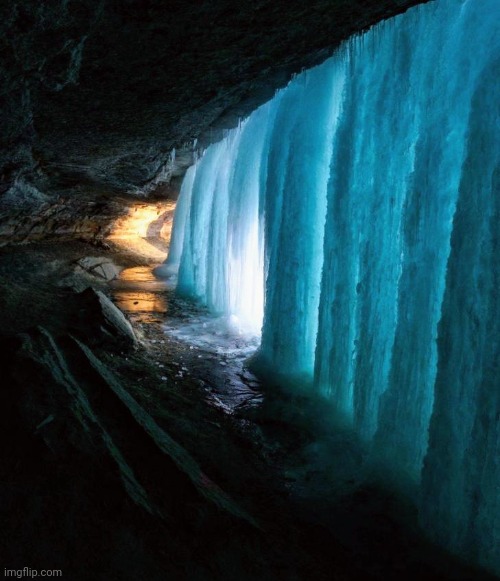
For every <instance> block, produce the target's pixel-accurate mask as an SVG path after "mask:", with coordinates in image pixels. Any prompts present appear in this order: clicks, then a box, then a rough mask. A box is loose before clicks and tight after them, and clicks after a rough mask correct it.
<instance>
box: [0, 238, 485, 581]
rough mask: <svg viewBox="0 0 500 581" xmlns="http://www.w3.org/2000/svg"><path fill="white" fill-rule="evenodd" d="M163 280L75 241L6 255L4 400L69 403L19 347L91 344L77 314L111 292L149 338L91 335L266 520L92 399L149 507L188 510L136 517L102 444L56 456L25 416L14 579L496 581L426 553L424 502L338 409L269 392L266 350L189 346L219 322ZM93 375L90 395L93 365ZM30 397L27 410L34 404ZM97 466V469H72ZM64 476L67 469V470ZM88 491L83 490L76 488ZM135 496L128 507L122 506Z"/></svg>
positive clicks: (107, 249) (155, 409)
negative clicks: (419, 504) (21, 362)
mask: <svg viewBox="0 0 500 581" xmlns="http://www.w3.org/2000/svg"><path fill="white" fill-rule="evenodd" d="M84 257H94V258H106V260H109V261H112V263H113V264H115V265H119V267H120V268H122V269H123V270H122V274H121V278H120V279H119V280H118V281H116V280H115V281H112V282H110V283H109V282H107V281H105V280H104V279H99V278H98V277H96V276H93V275H91V274H89V273H86V272H82V271H81V269H78V267H76V269H75V264H76V261H77V260H79V259H81V258H84ZM152 267H153V263H152V262H151V261H150V260H146V259H144V258H141V257H140V256H138V255H137V254H132V253H127V252H126V251H124V250H123V248H122V247H116V246H113V245H111V246H109V245H101V246H95V245H90V244H87V243H83V242H78V241H75V242H67V243H64V244H62V243H58V244H54V243H48V242H44V243H39V244H36V245H35V244H31V245H25V246H13V247H4V248H1V249H0V279H1V280H2V285H1V291H0V297H1V301H2V310H1V317H2V318H1V321H0V323H1V325H0V339H1V341H2V344H1V345H2V347H3V348H2V357H3V358H5V359H6V361H4V362H3V363H4V365H3V367H4V369H9V368H10V369H11V375H9V373H7V374H6V376H5V384H4V388H3V391H4V392H7V393H9V395H8V401H7V403H8V405H10V406H13V407H12V409H14V408H16V409H17V408H23V410H24V409H25V408H26V407H33V406H34V405H36V400H34V401H31V399H30V397H31V396H29V397H28V396H26V394H24V395H22V396H20V395H19V392H23V388H24V387H27V388H29V387H31V382H33V385H34V384H36V383H37V382H39V383H40V384H41V388H42V390H43V392H44V397H46V392H47V391H48V390H49V387H50V388H51V389H53V387H51V385H49V384H47V383H44V382H43V381H44V380H43V378H42V379H40V378H39V376H38V375H36V374H34V375H29V374H28V375H26V373H27V372H26V373H25V374H24V375H23V374H21V375H20V373H19V371H18V370H17V367H16V365H14V364H13V363H12V362H13V359H12V357H13V355H12V345H13V344H15V343H16V341H17V340H15V339H14V337H19V336H22V334H25V335H28V336H33V335H30V333H31V334H33V329H34V328H35V327H43V328H44V329H47V330H48V331H49V332H50V333H51V334H52V335H51V336H53V337H56V338H57V340H58V341H59V342H60V344H61V345H66V343H65V341H66V342H67V340H66V339H64V337H67V336H72V335H73V334H77V333H82V332H83V331H82V318H81V317H80V318H78V317H76V314H75V313H77V312H81V311H82V304H81V301H80V298H79V297H81V296H82V295H79V294H78V292H77V291H81V290H83V289H84V288H85V287H86V286H89V285H90V286H92V287H94V288H96V289H99V290H101V291H103V292H104V293H105V294H107V295H109V296H110V297H111V298H112V299H113V300H114V302H115V304H117V306H118V307H120V309H122V310H123V311H124V312H125V313H126V314H127V316H128V318H129V320H130V322H131V323H132V326H133V328H134V330H135V333H136V335H137V338H138V341H137V343H136V344H135V346H127V347H125V346H122V345H121V344H120V346H119V347H117V346H116V345H114V344H113V346H111V347H110V346H109V345H108V344H107V343H106V342H105V341H102V342H101V341H100V338H99V334H100V333H101V330H100V328H99V327H98V326H97V327H96V326H95V325H94V322H93V321H92V320H91V317H90V316H89V318H88V320H87V321H86V323H85V324H88V326H89V329H86V330H85V331H86V332H87V335H85V336H87V337H88V336H93V342H92V351H93V353H94V354H95V355H96V357H98V358H99V361H100V362H102V364H103V365H104V366H105V367H106V369H108V370H110V372H111V373H112V374H114V377H116V378H118V379H119V381H120V383H121V385H122V386H123V387H124V388H125V390H126V391H127V392H128V393H129V394H130V395H132V397H133V398H134V400H135V402H137V404H138V405H139V406H140V407H141V408H142V410H144V411H145V412H146V413H147V414H148V415H149V416H150V417H151V418H153V419H154V421H155V422H156V424H157V425H158V426H159V427H160V428H161V429H163V430H164V431H165V432H166V433H168V434H169V436H170V437H171V438H172V439H173V440H175V442H176V443H177V444H179V445H180V446H181V447H182V448H183V449H184V450H185V451H187V453H188V454H189V455H190V457H191V458H192V459H194V461H195V462H196V463H197V464H198V465H199V466H201V468H202V470H203V473H204V474H206V475H207V476H208V478H209V479H210V482H213V483H216V484H215V485H214V486H216V487H217V490H219V489H221V490H222V491H224V492H225V493H227V495H228V496H229V497H230V499H231V500H232V501H233V502H234V503H236V505H237V506H238V507H239V508H240V509H241V511H242V514H245V515H250V518H249V519H247V522H245V523H244V524H241V523H239V521H238V523H236V524H235V521H234V518H233V517H230V518H229V520H228V519H227V518H226V517H222V516H221V515H220V510H217V511H215V512H213V510H212V508H211V507H207V506H205V504H203V503H202V502H201V501H200V499H199V498H198V497H197V496H195V494H194V493H193V494H192V495H191V496H190V494H191V493H189V494H188V493H187V492H185V490H184V487H185V486H184V485H183V484H182V483H181V484H179V483H177V484H176V482H177V481H175V482H174V480H175V478H177V476H175V478H174V472H173V469H172V468H169V469H168V470H171V472H168V470H167V468H162V469H161V470H160V469H159V468H158V470H157V469H156V466H157V463H156V460H154V459H155V458H156V456H155V453H156V452H153V451H149V448H148V446H147V445H146V444H144V447H141V446H142V444H141V442H142V440H141V438H140V437H139V439H138V440H137V443H133V444H131V443H130V442H127V439H132V438H133V435H134V433H135V430H136V426H135V425H132V424H129V423H126V422H125V420H123V421H122V420H121V419H120V417H119V416H118V413H117V415H116V417H114V412H113V409H114V408H113V407H112V406H111V404H108V401H107V399H106V396H99V397H97V398H95V399H92V397H93V396H92V397H91V396H90V395H89V398H90V399H91V402H92V404H93V405H94V406H95V407H96V409H97V410H98V413H97V416H99V414H100V413H101V410H100V408H99V406H101V407H102V410H103V411H102V417H106V421H107V422H108V423H107V425H108V432H109V433H112V434H114V437H115V441H116V442H117V445H118V446H119V447H120V446H121V447H122V448H123V449H127V446H128V447H129V449H127V454H128V458H132V459H133V460H131V462H132V463H133V464H134V462H135V464H134V466H135V470H136V475H137V476H138V479H139V480H141V481H142V483H143V484H144V488H145V490H146V493H147V494H148V495H149V497H150V498H153V499H155V498H159V497H161V496H165V495H167V496H168V497H169V498H170V501H171V502H172V503H173V504H172V505H168V506H166V508H165V506H164V505H163V504H161V503H162V502H163V501H161V500H159V501H158V503H157V504H158V506H162V507H163V508H162V511H163V513H164V514H166V515H167V518H165V519H163V518H162V519H159V518H157V517H156V516H154V515H150V514H145V513H144V511H142V510H141V509H140V507H139V508H137V507H136V506H135V505H133V503H131V501H130V498H129V497H128V496H127V495H126V494H124V493H123V490H122V486H121V485H120V483H119V481H117V480H116V479H113V478H111V477H109V478H108V477H107V475H106V474H105V471H106V470H107V465H106V464H104V463H103V462H101V461H100V460H99V461H96V460H95V458H93V456H92V454H93V448H92V447H91V446H90V445H89V446H88V447H86V446H87V445H86V444H82V443H81V442H80V441H79V440H78V442H77V444H75V446H76V448H78V453H75V452H74V451H73V448H71V450H70V451H69V452H68V450H66V449H64V450H56V449H54V446H53V445H51V444H50V442H51V441H52V440H51V439H50V437H49V436H47V437H45V436H43V430H42V435H41V436H40V434H39V433H38V432H39V430H38V428H37V430H35V435H32V434H30V435H29V436H26V437H25V436H24V435H23V434H24V432H23V431H22V430H25V429H27V428H26V426H24V425H21V424H22V421H24V420H23V419H24V418H26V417H27V416H26V414H25V413H24V412H23V413H21V414H20V416H19V417H20V418H21V420H18V419H17V416H16V415H15V414H14V416H15V417H16V422H10V423H9V422H7V427H6V428H5V429H6V430H9V429H10V427H11V425H12V424H14V423H15V425H14V427H13V430H14V435H12V434H9V433H8V432H7V433H6V434H5V437H4V438H3V444H2V455H3V457H4V462H3V463H2V464H3V468H2V471H1V473H0V491H1V494H2V498H3V499H4V502H3V503H2V509H1V510H0V517H1V518H2V522H3V532H2V536H1V539H0V541H1V547H2V551H1V553H0V554H2V555H4V558H3V559H2V562H4V561H5V566H6V567H7V568H10V567H11V566H16V567H21V566H26V565H28V566H31V567H36V566H37V565H38V566H40V567H42V566H45V568H47V567H49V566H50V567H56V568H61V569H63V572H64V570H66V571H67V573H68V575H67V576H68V578H71V579H73V578H74V579H88V578H93V579H101V578H102V579H160V578H172V579H234V578H241V579H384V580H386V579H443V580H444V579H475V580H476V579H482V578H484V579H486V578H488V577H487V576H486V575H485V574H483V573H482V572H479V571H477V570H472V569H469V568H467V567H466V566H465V565H463V564H462V563H461V562H460V561H458V560H457V559H455V558H453V557H450V556H449V555H447V554H446V553H444V552H443V551H441V550H439V549H436V548H435V547H433V546H432V545H431V544H429V543H427V542H426V541H425V540H424V539H423V537H422V535H421V534H420V532H419V531H418V527H417V525H416V524H415V523H416V512H415V509H414V506H413V502H412V499H411V498H403V497H402V496H401V495H400V494H398V493H397V492H396V491H395V490H394V488H393V487H392V486H391V485H390V484H389V482H390V480H391V478H390V477H388V476H386V475H384V474H381V473H380V471H378V472H377V471H375V470H373V469H372V468H370V467H369V466H367V465H366V464H365V462H364V454H363V451H362V447H361V446H360V445H359V443H357V442H356V441H355V439H354V438H353V437H352V435H351V434H350V433H349V431H348V430H347V429H342V428H340V427H338V428H335V429H333V428H332V425H331V422H330V417H332V416H331V414H332V410H329V409H328V406H326V405H325V403H324V402H318V401H316V400H311V399H308V398H306V397H305V396H304V395H301V394H300V393H297V394H296V395H295V396H290V394H288V395H287V394H286V393H284V392H283V391H282V390H280V389H278V388H276V386H270V385H266V384H263V383H262V382H260V381H259V379H258V378H257V377H255V376H254V375H253V374H252V373H251V371H250V370H249V369H248V368H247V365H248V356H249V354H250V353H251V350H252V348H253V345H252V344H251V342H250V343H248V342H245V341H243V340H241V341H239V344H238V341H236V342H235V341H232V342H231V344H230V348H224V344H223V348H220V346H219V348H218V347H217V344H216V343H211V342H210V341H209V342H205V343H204V342H203V341H200V340H197V341H194V342H193V341H187V340H182V339H180V338H179V330H182V329H183V328H186V327H189V326H191V327H192V326H193V324H199V323H200V321H206V320H207V319H206V316H207V314H206V313H205V312H204V311H203V309H202V308H200V307H197V306H196V305H193V304H192V303H190V302H187V301H184V300H182V299H180V298H179V297H177V296H176V295H175V292H174V289H173V288H172V287H171V286H168V285H166V284H164V283H161V282H158V281H155V280H154V278H153V277H152V275H151V269H152ZM86 308H87V307H86V306H84V310H85V309H86ZM84 319H85V317H84ZM75 321H78V323H75ZM75 325H76V327H75ZM93 325H94V326H93ZM199 328H203V327H199ZM20 334H21V335H20ZM60 337H61V339H59V338H60ZM197 339H200V337H198V338H197ZM226 347H227V345H226ZM66 352H67V353H73V352H72V351H71V350H67V351H66ZM72 356H73V355H71V357H72ZM71 357H70V359H71ZM42 359H43V358H42ZM75 361H76V360H75ZM70 362H71V361H70ZM68 365H69V364H68ZM79 365H80V364H79ZM9 366H10V367H9ZM76 367H78V366H76ZM75 373H76V375H75V377H77V378H81V381H82V382H83V383H85V382H87V383H86V384H89V385H90V383H89V381H90V380H89V379H88V378H89V377H90V375H89V374H88V372H87V371H85V370H82V369H81V366H80V367H78V371H77V372H74V374H75ZM11 378H13V379H11ZM11 381H12V382H13V383H14V384H15V386H16V389H15V390H14V393H10V392H9V389H8V387H9V386H10V382H11ZM2 383H3V382H2ZM12 391H13V390H11V392H12ZM35 392H36V389H35ZM36 393H38V392H36ZM2 395H3V397H5V395H4V394H2ZM19 397H22V398H24V399H21V400H20V402H18V401H17V399H16V398H19ZM26 398H28V399H26ZM51 398H52V399H51V402H52V401H56V400H57V395H56V394H55V395H53V396H51ZM44 401H45V400H44ZM13 402H14V403H13ZM26 402H27V403H26ZM50 405H55V404H53V403H51V404H50ZM16 413H17V412H16ZM58 413H59V416H61V417H63V418H64V421H65V422H67V421H68V419H67V418H66V416H65V415H64V411H63V410H61V411H60V412H58V411H55V412H54V414H51V415H54V416H55V417H56V418H57V417H59V416H58ZM99 417H101V416H99ZM49 418H50V416H49ZM128 421H129V420H127V422H128ZM53 423H54V422H53ZM65 429H67V428H65ZM71 433H72V432H71ZM9 438H10V440H9ZM13 438H14V439H15V442H16V443H15V444H12V441H13ZM7 440H9V443H8V444H6V443H5V442H6V441H7ZM69 440H71V438H69ZM44 443H45V444H46V445H47V446H48V447H49V448H51V450H50V452H46V451H45V448H44ZM72 445H73V442H72ZM132 446H133V449H132ZM35 449H36V451H37V452H36V454H35V452H32V450H35ZM82 449H83V452H82ZM80 453H82V459H81V461H78V462H77V461H76V460H73V459H71V458H70V456H72V455H75V454H76V456H75V457H78V458H79V457H80V456H79V454H80ZM35 455H37V457H36V458H35ZM20 457H21V460H20ZM40 458H42V460H40ZM56 465H57V467H58V470H60V472H57V470H53V466H56ZM141 467H142V470H143V472H144V477H143V474H142V473H141ZM51 471H53V472H54V473H52V472H51ZM61 474H62V475H63V477H62V478H61ZM175 474H177V472H175ZM81 480H84V481H85V486H84V487H83V488H79V487H78V486H76V485H75V484H74V483H75V481H81ZM122 495H123V496H124V497H125V500H120V501H118V500H117V499H118V497H120V498H121V496H122ZM75 496H78V500H75ZM410 496H411V494H410ZM113 503H116V506H115V507H114V509H113V510H111V509H109V506H110V505H112V506H114V504H113ZM120 503H122V504H120ZM132 505H133V506H132ZM103 507H105V508H103ZM82 512H85V516H84V517H82ZM19 513H22V514H23V517H22V519H20V518H19ZM200 515H201V516H200ZM219 517H220V518H219ZM245 518H246V517H245ZM219 520H220V522H219ZM236 520H238V519H236ZM240 520H241V519H240ZM243 520H245V519H243ZM164 521H165V522H166V524H165V523H164ZM250 521H251V522H250ZM40 522H43V523H45V524H44V526H43V527H42V528H40ZM207 522H208V523H209V524H207ZM248 522H250V525H249V524H248ZM214 523H215V524H214ZM228 523H229V524H228ZM97 531H99V532H97ZM103 531H104V533H103ZM110 531H112V533H110ZM103 535H105V537H106V538H105V540H103V538H102V536H103ZM111 535H112V536H113V538H110V537H111ZM83 563H85V566H84V565H83ZM70 573H71V574H70ZM65 576H66V575H65Z"/></svg>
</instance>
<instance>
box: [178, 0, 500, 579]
mask: <svg viewBox="0 0 500 581" xmlns="http://www.w3.org/2000/svg"><path fill="white" fill-rule="evenodd" d="M499 79H500V4H499V3H498V0H438V1H437V2H432V3H429V4H426V5H423V6H420V7H417V8H414V9H412V10H410V11H408V12H407V13H406V14H404V15H401V16H398V17H396V18H394V19H392V20H389V21H386V22H384V23H382V24H380V25H378V26H376V27H374V28H373V29H371V30H370V31H369V32H367V33H366V34H363V35H361V36H359V37H355V38H353V39H351V40H350V41H348V42H346V43H344V45H343V46H341V47H340V49H339V50H338V51H337V53H336V54H335V55H334V56H333V57H331V58H330V59H329V60H328V61H326V62H325V63H323V64H322V65H321V66H318V67H316V68H314V69H311V70H309V71H306V72H304V73H303V74H301V75H299V76H297V77H296V78H295V79H294V80H293V81H291V82H290V84H289V85H288V87H287V88H286V89H284V90H282V91H280V92H278V93H277V95H276V96H275V98H274V99H273V100H272V101H270V102H269V103H267V104H266V105H264V106H262V107H261V108H259V109H258V110H257V111H255V112H254V113H253V114H252V115H251V116H250V117H249V118H248V119H246V120H245V121H243V122H242V123H241V125H240V126H239V127H238V128H236V129H234V130H232V131H230V132H228V134H227V137H226V138H225V139H224V140H223V141H221V142H220V143H217V144H215V145H212V146H210V147H208V148H207V150H206V151H205V152H204V154H203V155H202V156H201V158H200V159H199V160H198V161H197V163H196V164H195V165H194V166H193V167H192V168H191V169H190V170H189V172H188V174H187V175H186V178H185V181H184V185H183V188H182V192H181V195H180V199H179V207H178V210H177V214H176V221H175V227H174V235H173V241H172V250H171V254H170V257H169V259H168V263H167V265H168V266H169V268H175V267H176V265H177V264H179V274H178V290H179V292H181V293H183V294H185V295H189V296H192V297H196V298H198V299H199V300H201V301H202V302H203V303H204V304H206V305H207V306H208V307H209V308H210V309H211V310H212V311H213V312H214V313H221V314H225V315H229V316H230V317H232V318H233V319H234V320H235V321H236V323H237V325H238V326H239V328H241V329H244V330H245V331H247V332H250V333H253V334H256V333H257V334H258V333H259V332H260V331H261V330H262V335H261V347H260V351H259V360H260V363H261V365H262V366H263V367H265V368H266V369H267V370H268V371H270V372H272V373H274V374H275V375H276V376H278V377H280V378H282V379H283V380H284V381H285V382H288V383H289V384H290V385H293V386H294V387H293V389H305V390H310V391H316V392H317V393H318V394H321V396H322V397H326V398H329V399H330V400H332V401H333V402H334V403H335V405H336V406H337V408H338V410H339V413H340V414H341V415H342V416H343V417H344V418H345V420H346V421H347V422H349V424H350V425H351V426H352V428H353V429H354V430H355V431H356V432H357V433H358V434H359V435H360V437H361V438H362V440H363V441H364V442H365V443H366V446H367V448H368V449H370V450H371V451H372V454H373V456H374V457H376V458H378V459H380V460H382V461H384V462H386V463H388V464H390V465H392V466H393V468H394V470H396V471H399V473H402V474H405V475H406V477H408V478H409V479H411V480H412V481H413V482H414V483H416V484H417V485H419V486H420V490H421V495H420V496H421V500H420V513H421V521H422V523H423V524H424V526H425V528H426V530H427V531H428V533H429V534H430V535H431V536H432V537H434V538H435V539H437V540H439V542H441V543H443V544H444V545H446V546H447V547H449V548H450V549H452V550H454V551H456V552H460V553H461V554H462V555H464V556H466V557H467V558H469V559H471V560H473V561H476V562H479V563H480V564H482V565H484V566H486V567H488V568H490V569H492V570H494V571H496V572H500V187H499V186H500V166H499V150H500V146H499V139H500V136H499V128H500V126H499V123H500V121H499V107H500V84H499Z"/></svg>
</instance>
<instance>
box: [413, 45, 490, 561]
mask: <svg viewBox="0 0 500 581" xmlns="http://www.w3.org/2000/svg"><path fill="white" fill-rule="evenodd" d="M487 40H489V41H490V42H493V43H494V42H495V40H494V39H493V38H490V39H485V42H487ZM484 64H485V67H484V70H483V72H482V75H481V78H480V82H479V83H478V84H477V86H476V93H475V96H474V101H473V106H472V111H471V114H470V121H469V132H468V136H467V157H466V159H465V162H464V165H463V169H462V176H461V182H460V194H459V199H458V204H457V210H456V213H455V217H454V220H453V234H452V240H451V254H450V260H449V265H448V273H447V277H446V291H445V297H444V303H443V316H442V319H441V322H440V324H439V331H438V354H439V363H438V372H437V381H436V395H435V398H436V400H435V404H434V411H433V414H432V420H431V427H430V443H429V452H428V454H427V457H426V459H425V463H424V471H423V493H422V521H423V523H424V525H425V527H426V529H427V530H428V531H429V532H430V533H431V534H432V536H433V537H434V538H436V539H438V540H441V541H443V540H445V542H446V543H447V545H448V546H449V547H450V548H451V549H453V550H455V551H460V553H461V554H462V555H466V556H469V557H471V558H473V559H474V560H479V562H481V563H482V564H483V565H486V566H488V567H490V568H492V569H495V570H497V571H500V551H499V547H500V494H499V486H500V462H499V459H500V155H499V150H498V122H499V105H500V85H499V83H498V78H499V73H500V59H498V57H496V59H493V60H491V61H489V62H486V63H484Z"/></svg>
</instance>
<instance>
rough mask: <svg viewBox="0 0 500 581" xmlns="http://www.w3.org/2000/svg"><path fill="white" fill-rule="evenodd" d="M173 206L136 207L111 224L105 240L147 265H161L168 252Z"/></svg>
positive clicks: (170, 202) (169, 203) (135, 205)
mask: <svg viewBox="0 0 500 581" xmlns="http://www.w3.org/2000/svg"><path fill="white" fill-rule="evenodd" d="M174 210H175V202H174V201H172V200H168V201H166V202H157V203H154V204H148V203H144V202H142V203H136V204H134V205H133V206H131V207H130V208H129V210H128V213H127V214H126V215H125V216H122V217H121V218H118V220H117V221H116V222H115V223H114V225H113V227H112V229H111V232H110V234H109V236H108V237H107V239H108V240H110V241H112V242H114V243H115V244H118V245H119V246H122V247H124V248H125V249H126V250H127V251H130V252H134V253H136V254H140V255H141V256H143V257H147V258H148V259H150V260H151V261H155V262H162V261H163V260H165V257H166V255H167V252H168V247H169V244H170V234H171V231H172V220H173V216H174Z"/></svg>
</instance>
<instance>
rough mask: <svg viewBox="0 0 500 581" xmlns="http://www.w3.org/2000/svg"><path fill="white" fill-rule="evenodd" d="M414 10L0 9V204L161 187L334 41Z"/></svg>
mask: <svg viewBox="0 0 500 581" xmlns="http://www.w3.org/2000/svg"><path fill="white" fill-rule="evenodd" d="M417 3H419V2H418V0H358V1H354V0H310V1H308V2H304V1H302V0H301V1H298V0H254V1H252V2H235V1H229V0H211V1H209V2H185V1H181V0H179V1H169V2H165V1H161V0H142V1H139V0H101V1H97V0H51V1H48V2H40V1H39V0H20V1H7V2H2V3H1V5H0V54H1V55H2V56H1V59H0V78H1V84H2V90H1V93H0V108H1V128H0V194H4V196H5V194H8V193H9V192H10V193H11V195H12V188H13V187H17V189H18V190H19V189H20V188H19V184H22V185H23V188H24V193H25V195H26V192H28V194H27V195H28V196H29V193H30V192H39V193H41V194H42V195H50V194H57V195H62V194H64V195H75V194H80V195H82V196H83V195H86V196H91V197H92V196H99V195H104V194H106V195H116V194H117V193H120V194H123V193H127V192H132V193H134V192H135V193H144V192H148V191H149V192H153V191H155V190H157V191H158V189H159V190H161V184H162V182H165V183H168V182H169V181H170V180H171V178H172V176H175V175H176V174H181V173H182V171H183V169H185V167H186V165H187V164H189V162H190V155H191V152H192V150H193V141H194V140H195V139H197V140H198V142H197V143H198V144H205V143H208V142H209V141H211V140H214V139H216V138H217V136H218V135H220V132H221V130H223V129H224V128H229V127H232V126H234V125H235V124H236V123H237V121H238V119H239V118H240V117H241V116H244V115H245V114H248V113H249V112H250V111H251V110H252V109H253V108H255V107H256V106H258V105H259V104H260V103H262V102H264V101H265V100H267V99H269V98H270V97H271V96H272V94H273V92H274V91H275V90H276V89H277V88H279V87H280V86H283V85H284V84H286V82H287V81H288V80H289V79H290V77H291V76H292V75H293V74H294V73H297V72H299V71H300V70H302V69H303V68H305V67H308V66H311V65H313V64H315V63H318V62H320V61H321V60H324V59H325V58H326V57H327V56H329V55H330V54H331V52H332V51H333V50H334V49H335V47H337V46H338V45H339V43H340V42H341V41H342V40H343V39H345V38H347V37H348V36H350V35H351V34H353V33H356V32H359V31H361V30H363V29H365V28H366V27H368V26H370V25H371V24H373V23H375V22H377V21H379V20H381V19H383V18H387V17H390V16H392V15H395V14H396V13H399V12H402V11H404V10H406V9H407V8H408V7H410V6H412V5H414V4H417ZM174 147H175V148H176V152H177V157H176V160H175V163H174V162H172V156H171V152H172V149H173V148H174ZM23 188H21V189H23ZM0 204H1V199H0Z"/></svg>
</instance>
